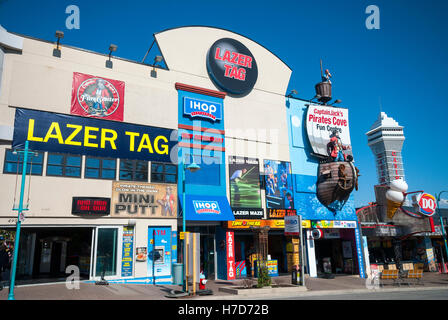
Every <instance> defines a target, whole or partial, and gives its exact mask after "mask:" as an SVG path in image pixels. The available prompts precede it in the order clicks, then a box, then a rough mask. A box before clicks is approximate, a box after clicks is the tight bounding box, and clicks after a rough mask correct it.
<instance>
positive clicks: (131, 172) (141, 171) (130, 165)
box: [120, 159, 148, 182]
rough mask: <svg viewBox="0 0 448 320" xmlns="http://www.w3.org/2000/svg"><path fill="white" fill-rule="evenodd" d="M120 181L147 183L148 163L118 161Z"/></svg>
mask: <svg viewBox="0 0 448 320" xmlns="http://www.w3.org/2000/svg"><path fill="white" fill-rule="evenodd" d="M120 180H129V181H144V182H147V181H148V161H141V160H123V159H120Z"/></svg>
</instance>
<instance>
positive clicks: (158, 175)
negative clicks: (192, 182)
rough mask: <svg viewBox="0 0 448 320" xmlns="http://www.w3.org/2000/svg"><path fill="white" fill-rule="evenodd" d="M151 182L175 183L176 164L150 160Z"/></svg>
mask: <svg viewBox="0 0 448 320" xmlns="http://www.w3.org/2000/svg"><path fill="white" fill-rule="evenodd" d="M151 182H162V183H176V182H177V166H176V165H175V164H171V163H158V162H151Z"/></svg>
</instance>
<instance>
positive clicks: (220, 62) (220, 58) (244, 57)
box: [207, 38, 258, 96]
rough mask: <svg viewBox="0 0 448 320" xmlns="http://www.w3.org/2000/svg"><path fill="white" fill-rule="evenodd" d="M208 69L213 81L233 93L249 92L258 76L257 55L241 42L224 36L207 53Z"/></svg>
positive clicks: (243, 93) (238, 94)
mask: <svg viewBox="0 0 448 320" xmlns="http://www.w3.org/2000/svg"><path fill="white" fill-rule="evenodd" d="M207 71H208V73H209V75H210V78H211V79H212V81H213V82H214V83H215V84H216V85H217V86H218V87H219V88H220V89H222V90H224V91H225V92H228V93H230V94H232V95H236V96H240V95H246V94H248V93H249V92H250V91H251V90H252V88H253V87H254V85H255V83H256V82H257V78H258V68H257V62H256V61H255V57H254V56H253V55H252V53H251V52H250V51H249V49H248V48H246V46H245V45H243V44H242V43H241V42H239V41H237V40H235V39H230V38H222V39H219V40H218V41H216V42H215V43H214V44H213V45H212V46H211V47H210V49H209V51H208V53H207Z"/></svg>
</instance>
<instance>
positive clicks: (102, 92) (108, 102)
mask: <svg viewBox="0 0 448 320" xmlns="http://www.w3.org/2000/svg"><path fill="white" fill-rule="evenodd" d="M124 87H125V85H124V82H123V81H118V80H111V79H105V78H101V77H95V76H91V75H88V74H83V73H78V72H74V73H73V85H72V103H71V108H70V113H71V114H76V115H79V116H83V117H92V118H99V119H107V120H116V121H123V109H124Z"/></svg>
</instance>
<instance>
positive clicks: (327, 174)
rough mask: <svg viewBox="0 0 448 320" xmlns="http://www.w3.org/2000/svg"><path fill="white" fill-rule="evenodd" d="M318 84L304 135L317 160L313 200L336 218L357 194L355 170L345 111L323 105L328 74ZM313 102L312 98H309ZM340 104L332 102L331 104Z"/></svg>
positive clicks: (327, 92)
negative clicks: (352, 195) (352, 193)
mask: <svg viewBox="0 0 448 320" xmlns="http://www.w3.org/2000/svg"><path fill="white" fill-rule="evenodd" d="M321 77H322V81H321V82H319V83H318V84H316V86H315V90H316V96H315V98H317V100H318V101H319V105H310V106H308V114H307V133H308V138H309V140H310V144H311V147H312V148H313V153H312V154H313V155H314V156H316V157H318V158H319V167H318V175H317V183H316V194H317V199H318V200H319V201H320V202H321V203H322V204H323V205H324V206H325V207H327V208H328V209H329V210H330V211H332V212H333V213H335V214H336V212H337V211H338V210H341V209H342V208H343V206H344V205H345V203H346V202H347V200H348V199H349V197H350V194H351V192H352V191H353V189H355V190H358V177H359V170H358V168H356V167H355V166H354V164H353V155H352V153H351V147H350V135H349V129H348V110H346V109H342V108H336V107H333V106H332V105H327V103H328V102H329V101H330V100H331V99H332V97H331V86H332V84H331V81H330V78H331V73H330V71H329V70H328V69H326V70H325V76H324V74H323V70H322V61H321ZM313 99H314V98H313ZM337 102H340V100H336V101H335V102H334V103H337Z"/></svg>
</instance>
